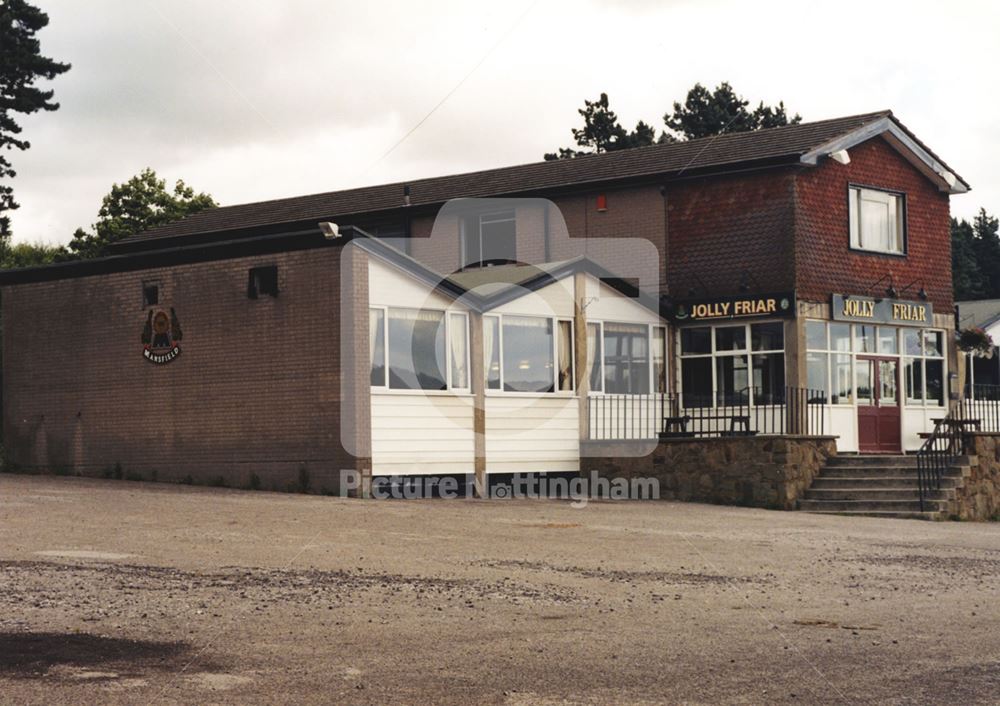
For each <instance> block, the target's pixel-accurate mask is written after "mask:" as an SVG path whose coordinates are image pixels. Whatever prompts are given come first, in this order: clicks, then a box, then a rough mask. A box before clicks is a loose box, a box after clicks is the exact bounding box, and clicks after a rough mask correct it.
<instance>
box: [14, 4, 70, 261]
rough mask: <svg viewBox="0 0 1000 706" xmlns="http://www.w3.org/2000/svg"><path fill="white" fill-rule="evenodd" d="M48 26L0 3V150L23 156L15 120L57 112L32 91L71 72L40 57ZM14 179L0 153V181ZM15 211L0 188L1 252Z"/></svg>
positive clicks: (32, 12)
mask: <svg viewBox="0 0 1000 706" xmlns="http://www.w3.org/2000/svg"><path fill="white" fill-rule="evenodd" d="M48 23H49V16H48V15H46V14H45V13H44V12H42V11H41V10H39V9H38V8H37V7H35V6H34V5H31V4H29V3H27V2H25V0H0V150H3V151H9V150H11V149H17V150H22V151H23V150H26V149H28V148H29V147H30V146H31V144H30V143H29V142H28V141H27V140H24V139H21V138H20V137H18V136H19V135H20V134H21V126H20V125H18V124H17V122H15V121H14V114H15V113H21V114H22V115H30V114H31V113H35V112H38V111H39V110H57V109H58V108H59V104H58V103H53V102H52V95H53V91H43V90H41V89H40V88H37V87H36V86H35V81H36V80H38V79H47V80H51V79H53V78H55V77H56V76H58V75H59V74H62V73H65V72H66V71H69V68H70V65H69V64H62V63H59V62H57V61H53V60H52V59H50V58H48V57H45V56H42V54H41V52H40V45H39V42H38V39H37V38H36V37H35V34H36V33H37V32H38V31H39V30H41V29H42V28H43V27H45V26H46V25H47V24H48ZM16 175H17V173H16V172H15V171H14V169H13V165H12V164H11V162H10V160H9V159H8V158H7V157H6V155H5V154H3V153H0V179H2V180H4V181H6V180H8V179H12V178H14V177H15V176H16ZM17 207H18V204H17V202H16V201H15V200H14V189H13V187H11V186H10V185H9V184H6V183H2V184H0V250H6V249H7V247H8V242H9V240H10V235H11V230H10V216H9V215H7V214H8V212H10V211H13V210H14V209H16V208H17Z"/></svg>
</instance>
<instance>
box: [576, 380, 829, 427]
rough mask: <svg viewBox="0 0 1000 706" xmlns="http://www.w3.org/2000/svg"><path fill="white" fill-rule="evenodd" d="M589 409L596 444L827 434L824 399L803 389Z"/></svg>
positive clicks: (597, 399)
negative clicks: (601, 441) (670, 439)
mask: <svg viewBox="0 0 1000 706" xmlns="http://www.w3.org/2000/svg"><path fill="white" fill-rule="evenodd" d="M589 405H590V438H591V439H594V440H627V439H656V438H672V437H694V438H711V437H722V436H754V435H769V436H788V435H819V434H823V433H824V429H825V414H826V396H825V393H824V392H822V391H821V390H810V389H807V388H800V387H782V388H778V389H777V390H764V389H762V388H745V389H743V390H739V391H734V392H725V391H719V392H717V393H716V394H715V395H713V396H706V395H693V394H690V393H689V394H682V395H678V394H673V393H666V394H662V393H661V394H649V395H625V394H622V395H617V394H616V395H595V396H593V397H591V398H590V399H589Z"/></svg>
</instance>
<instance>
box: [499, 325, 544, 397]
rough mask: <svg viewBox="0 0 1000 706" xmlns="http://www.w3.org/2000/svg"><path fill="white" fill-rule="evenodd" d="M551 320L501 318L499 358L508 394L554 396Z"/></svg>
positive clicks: (504, 385)
mask: <svg viewBox="0 0 1000 706" xmlns="http://www.w3.org/2000/svg"><path fill="white" fill-rule="evenodd" d="M553 352H554V345H553V332H552V319H542V318H537V317H533V316H505V317H503V338H502V343H501V357H502V359H503V389H504V390H506V391H507V392H553V391H554V390H555V377H554V374H553V370H554V366H555V363H554V361H553Z"/></svg>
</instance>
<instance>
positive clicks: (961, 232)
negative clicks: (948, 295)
mask: <svg viewBox="0 0 1000 706" xmlns="http://www.w3.org/2000/svg"><path fill="white" fill-rule="evenodd" d="M998 231H1000V221H998V220H997V218H996V217H995V216H991V215H989V214H988V213H987V212H986V209H985V208H980V209H979V213H977V214H976V217H975V218H973V219H972V222H971V223H970V222H969V221H967V220H965V219H964V218H963V219H962V220H960V221H959V220H956V219H954V218H952V219H951V277H952V283H953V285H954V291H955V299H957V300H959V301H963V300H966V299H1000V232H998Z"/></svg>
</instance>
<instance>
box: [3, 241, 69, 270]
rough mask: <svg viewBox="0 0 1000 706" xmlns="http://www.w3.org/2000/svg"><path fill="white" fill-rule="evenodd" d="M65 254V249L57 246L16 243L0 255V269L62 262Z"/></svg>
mask: <svg viewBox="0 0 1000 706" xmlns="http://www.w3.org/2000/svg"><path fill="white" fill-rule="evenodd" d="M65 253H66V249H65V248H63V247H62V246H59V245H47V244H45V243H17V244H16V245H9V246H7V247H6V248H4V250H3V252H2V253H0V269H3V270H7V269H13V268H15V267H35V266H37V265H48V264H51V263H53V262H59V261H60V260H62V259H63V257H64V255H65Z"/></svg>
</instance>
